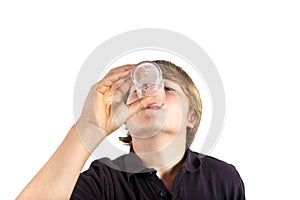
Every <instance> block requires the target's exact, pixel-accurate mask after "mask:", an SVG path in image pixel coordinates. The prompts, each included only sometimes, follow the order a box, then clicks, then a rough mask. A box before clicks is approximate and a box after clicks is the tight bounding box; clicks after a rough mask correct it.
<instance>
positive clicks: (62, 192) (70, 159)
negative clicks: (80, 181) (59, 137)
mask: <svg viewBox="0 0 300 200" xmlns="http://www.w3.org/2000/svg"><path fill="white" fill-rule="evenodd" d="M89 156H90V152H89V151H87V149H86V148H85V146H84V145H83V144H82V142H81V140H80V138H79V135H78V133H77V130H76V127H75V126H72V128H71V129H70V131H69V133H68V134H67V136H66V137H65V139H64V140H63V142H62V143H61V145H60V146H59V147H58V149H57V150H56V151H55V153H54V154H53V155H52V156H51V158H50V159H49V161H48V162H47V163H46V164H45V165H44V166H43V168H42V169H41V170H40V171H39V172H38V174H37V175H36V176H35V177H34V178H33V179H32V180H31V181H30V183H29V184H28V185H27V186H26V187H25V188H24V190H23V191H22V192H21V194H20V195H19V196H18V197H17V199H69V198H70V196H71V193H72V191H73V188H74V186H75V184H76V181H77V178H78V176H79V174H80V172H81V169H82V167H83V165H84V163H85V162H86V160H87V159H88V157H89Z"/></svg>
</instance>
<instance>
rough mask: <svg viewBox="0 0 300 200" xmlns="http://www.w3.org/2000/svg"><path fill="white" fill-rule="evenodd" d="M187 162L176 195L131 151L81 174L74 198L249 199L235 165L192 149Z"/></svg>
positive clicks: (98, 162) (175, 185)
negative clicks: (246, 196) (246, 197)
mask: <svg viewBox="0 0 300 200" xmlns="http://www.w3.org/2000/svg"><path fill="white" fill-rule="evenodd" d="M184 159H185V161H184V162H183V164H182V166H181V169H180V171H179V172H178V174H177V176H176V177H175V180H174V185H173V193H172V194H171V193H170V192H169V191H168V189H167V188H166V186H165V185H164V183H163V182H162V180H160V179H159V178H158V176H157V175H156V171H155V170H154V169H149V168H145V167H144V166H143V165H142V163H141V161H140V160H139V159H138V158H137V156H136V154H135V153H134V152H130V153H129V154H127V155H123V156H121V157H119V158H117V159H116V160H113V161H111V160H109V159H107V158H104V159H99V160H96V161H94V162H93V163H92V164H91V166H90V168H89V169H88V170H87V171H85V172H83V173H81V175H80V177H79V179H78V181H77V183H76V186H75V188H74V190H73V194H72V197H71V199H84V200H88V199H109V200H112V199H120V200H125V199H130V200H135V199H186V200H192V199H204V200H210V199H215V200H225V199H226V200H243V199H245V191H244V184H243V181H242V179H241V177H240V175H239V173H238V172H237V171H236V169H235V167H234V166H233V165H230V164H227V163H225V162H223V161H220V160H218V159H216V158H213V157H210V156H204V155H202V154H198V153H196V152H193V151H191V150H190V149H187V151H186V153H185V156H184ZM120 169H123V170H122V171H120Z"/></svg>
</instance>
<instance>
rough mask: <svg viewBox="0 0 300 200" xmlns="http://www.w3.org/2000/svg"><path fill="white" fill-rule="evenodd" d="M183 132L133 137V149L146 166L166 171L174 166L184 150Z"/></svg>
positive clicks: (184, 139) (180, 158)
mask: <svg viewBox="0 0 300 200" xmlns="http://www.w3.org/2000/svg"><path fill="white" fill-rule="evenodd" d="M185 137H186V136H185V134H180V133H179V134H177V135H176V136H175V137H174V136H172V135H170V134H164V133H160V134H158V135H156V136H154V137H151V138H147V139H137V138H133V142H132V144H133V149H134V151H135V153H136V154H137V156H138V157H139V158H140V159H141V160H142V162H143V163H144V165H145V166H146V167H148V168H154V169H156V170H157V171H160V170H162V171H166V170H170V169H172V168H173V167H174V166H176V165H177V164H178V163H179V162H180V161H181V160H182V158H183V156H184V154H185V150H186V142H185V141H186V138H185Z"/></svg>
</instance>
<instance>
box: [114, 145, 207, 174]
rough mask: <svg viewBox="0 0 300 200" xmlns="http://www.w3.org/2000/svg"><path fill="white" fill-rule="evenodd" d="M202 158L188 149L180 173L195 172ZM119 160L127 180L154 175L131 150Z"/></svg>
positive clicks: (153, 170)
mask: <svg viewBox="0 0 300 200" xmlns="http://www.w3.org/2000/svg"><path fill="white" fill-rule="evenodd" d="M202 157H203V155H202V154H199V153H196V152H193V151H191V150H190V149H189V148H188V149H187V150H186V152H185V155H184V159H185V160H184V162H183V164H182V166H181V170H180V171H182V172H185V171H187V172H196V171H198V170H199V169H200V167H201V158H202ZM117 160H119V161H118V163H119V164H120V160H122V161H121V163H122V165H123V167H124V168H123V169H125V171H126V172H127V173H126V175H127V180H129V179H130V177H131V176H132V175H133V174H143V173H153V172H154V173H156V170H155V169H153V168H147V167H145V166H144V164H143V162H142V161H141V160H140V159H139V158H138V156H137V155H136V154H135V153H134V151H133V149H132V148H130V152H129V153H128V154H127V155H124V156H122V159H117Z"/></svg>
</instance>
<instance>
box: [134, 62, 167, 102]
mask: <svg viewBox="0 0 300 200" xmlns="http://www.w3.org/2000/svg"><path fill="white" fill-rule="evenodd" d="M132 80H133V83H134V86H135V88H136V91H137V94H138V97H139V98H142V97H145V96H155V97H156V98H157V99H159V100H160V104H163V102H164V97H165V91H164V85H163V79H162V71H161V69H160V67H159V65H158V64H156V63H154V62H150V61H144V62H140V63H138V64H137V65H136V66H135V68H134V69H133V71H132Z"/></svg>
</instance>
